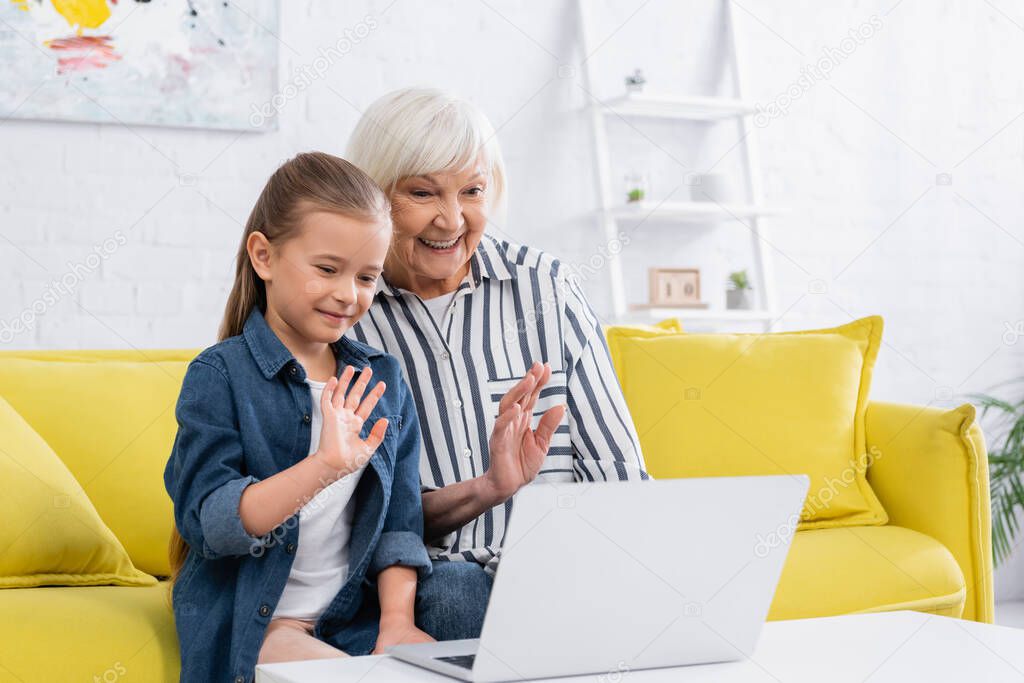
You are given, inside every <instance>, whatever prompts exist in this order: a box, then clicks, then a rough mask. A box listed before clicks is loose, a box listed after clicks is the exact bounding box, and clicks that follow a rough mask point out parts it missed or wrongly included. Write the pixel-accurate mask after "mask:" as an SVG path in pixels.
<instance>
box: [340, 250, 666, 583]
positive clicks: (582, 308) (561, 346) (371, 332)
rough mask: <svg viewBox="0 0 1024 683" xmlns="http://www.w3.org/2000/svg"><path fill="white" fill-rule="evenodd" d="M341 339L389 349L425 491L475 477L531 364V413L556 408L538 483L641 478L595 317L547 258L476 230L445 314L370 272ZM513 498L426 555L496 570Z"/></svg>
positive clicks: (641, 469)
mask: <svg viewBox="0 0 1024 683" xmlns="http://www.w3.org/2000/svg"><path fill="white" fill-rule="evenodd" d="M347 334H348V335H350V336H352V337H354V338H356V339H358V340H359V341H362V342H364V343H366V344H369V345H370V346H374V347H376V348H379V349H382V350H384V351H386V352H388V353H390V354H391V355H393V356H395V357H396V358H397V359H398V360H399V362H400V363H401V365H402V369H403V370H404V372H405V378H406V380H407V381H408V383H409V386H410V387H411V389H412V393H413V396H414V397H415V401H416V408H417V411H418V413H419V420H420V429H421V431H422V434H423V451H422V453H421V457H420V481H421V484H422V487H423V490H424V491H429V490H432V489H436V488H440V487H443V486H447V485H448V484H453V483H456V482H459V481H463V480H466V479H470V478H472V477H477V476H479V475H481V474H483V473H484V472H485V471H486V470H487V468H488V465H489V457H488V440H489V438H490V435H491V431H492V430H493V428H494V421H495V418H496V417H497V414H498V402H499V401H500V400H501V398H502V397H503V396H504V395H505V393H506V392H508V391H509V390H510V389H511V388H512V387H513V386H514V385H515V384H516V382H518V381H519V380H520V379H522V377H523V376H524V375H525V374H526V372H527V370H529V368H530V366H531V365H532V364H533V362H534V361H540V362H542V363H543V362H545V361H546V362H549V363H550V364H551V380H550V381H549V382H548V384H547V385H546V386H545V387H544V389H543V390H542V391H541V393H540V397H539V399H538V401H537V405H536V408H535V412H534V416H535V417H534V426H536V419H537V416H539V415H541V414H543V413H544V412H545V411H546V410H548V409H549V408H552V407H554V406H556V405H559V404H565V405H566V406H567V408H568V410H567V411H566V413H565V416H564V417H563V418H562V423H561V424H560V425H559V426H558V428H557V429H556V431H555V434H554V436H553V437H552V440H551V444H550V448H549V449H548V455H547V458H546V460H545V461H544V463H543V465H542V466H541V469H540V472H539V473H538V475H537V479H536V481H537V482H573V481H606V480H620V481H626V480H638V479H647V478H648V475H647V472H646V471H645V466H644V460H643V456H642V454H641V452H640V444H639V440H638V438H637V434H636V430H635V428H634V426H633V421H632V418H631V417H630V415H629V411H628V409H627V408H626V403H625V400H624V399H623V396H622V389H621V387H620V386H619V382H618V379H617V377H616V375H615V371H614V369H613V367H612V364H611V359H610V357H609V355H608V347H607V344H606V342H605V339H604V333H603V330H602V328H601V324H600V322H599V320H598V318H597V316H596V314H595V313H594V310H593V309H592V308H591V306H590V304H589V303H588V302H587V300H586V298H585V297H584V295H583V292H582V291H581V290H580V288H579V285H578V283H576V282H575V280H574V279H573V278H572V277H570V275H569V273H568V271H567V269H566V267H565V266H564V265H563V264H561V263H560V262H559V261H558V260H557V259H555V258H554V257H552V256H550V255H548V254H545V253H543V252H541V251H538V250H536V249H531V248H528V247H525V246H519V245H514V244H510V243H508V242H503V241H502V242H499V241H497V240H495V239H494V238H492V237H490V236H489V235H486V234H485V235H484V236H483V238H482V239H481V240H480V244H479V246H478V247H477V249H476V251H475V252H474V254H473V256H472V258H471V261H470V272H469V273H468V274H467V275H466V277H465V279H464V280H463V281H462V283H461V284H460V285H459V287H458V289H456V291H455V295H454V298H453V299H452V302H451V304H450V306H449V307H448V308H447V309H446V310H445V312H444V314H443V315H440V316H438V319H435V317H434V316H431V315H430V313H429V311H428V309H427V307H426V305H424V303H423V300H422V299H420V297H419V296H417V295H416V294H413V293H412V292H409V291H406V290H402V289H399V288H397V287H392V286H390V285H388V284H387V282H386V281H385V280H384V278H380V279H379V280H378V286H377V292H376V294H375V297H374V301H373V304H372V305H371V306H370V309H369V311H368V312H367V313H366V315H364V316H363V317H362V318H361V319H360V320H359V322H358V323H357V324H356V325H354V326H353V327H352V328H351V329H350V330H349V331H348V332H347ZM513 500H514V498H513V499H510V500H508V501H506V502H505V503H503V504H501V505H497V506H495V507H494V508H491V509H490V510H487V511H486V512H485V513H484V514H483V515H481V516H480V517H478V518H477V519H475V520H473V521H471V522H469V523H468V524H466V525H465V526H464V527H462V528H461V529H458V530H456V531H454V532H452V533H451V534H449V535H448V536H446V537H445V538H444V539H441V540H440V541H437V543H439V545H438V546H437V547H432V548H430V555H431V557H433V558H435V559H448V560H462V561H474V562H477V563H479V564H481V565H483V566H484V567H485V568H486V569H488V570H489V571H493V570H494V569H495V568H496V566H497V562H498V558H499V551H500V548H501V546H502V543H503V541H504V537H505V525H506V523H507V520H508V518H509V514H510V513H511V511H512V506H513Z"/></svg>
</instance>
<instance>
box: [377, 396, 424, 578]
mask: <svg viewBox="0 0 1024 683" xmlns="http://www.w3.org/2000/svg"><path fill="white" fill-rule="evenodd" d="M399 386H400V391H401V392H402V401H401V406H402V408H401V410H402V422H401V425H400V426H399V434H398V439H397V440H396V445H395V448H396V454H395V473H394V480H393V482H392V485H391V500H390V503H389V505H388V511H387V514H386V516H385V518H384V530H383V532H382V533H381V536H380V540H379V541H378V543H377V547H376V548H375V549H374V551H373V556H372V558H371V560H370V566H369V567H368V569H367V576H368V578H371V579H372V578H374V577H376V575H377V574H379V573H380V572H381V571H383V570H384V569H387V568H388V567H391V566H394V565H402V566H404V567H414V568H415V569H416V571H417V574H418V575H419V578H423V577H425V576H427V575H429V574H430V572H431V569H432V565H431V562H430V557H428V555H427V549H426V547H425V546H424V544H423V504H422V502H421V500H420V425H419V419H418V418H417V416H416V405H415V403H414V402H413V398H412V395H411V394H410V393H409V388H408V386H407V385H406V383H405V381H404V380H403V381H401V382H400V384H399ZM393 428H394V425H389V426H388V429H393Z"/></svg>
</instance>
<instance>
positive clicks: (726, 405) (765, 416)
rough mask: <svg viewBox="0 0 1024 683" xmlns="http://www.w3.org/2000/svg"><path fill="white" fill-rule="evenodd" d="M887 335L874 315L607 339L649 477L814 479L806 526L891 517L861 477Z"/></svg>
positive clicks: (624, 333) (618, 333)
mask: <svg viewBox="0 0 1024 683" xmlns="http://www.w3.org/2000/svg"><path fill="white" fill-rule="evenodd" d="M881 338H882V319H881V317H879V316H872V317H869V318H863V319H861V320H857V321H854V322H852V323H848V324H846V325H841V326H839V327H836V328H831V329H822V330H807V331H800V332H785V333H779V334H678V333H677V334H670V333H650V332H645V333H643V334H637V333H636V332H635V331H633V330H630V329H628V328H612V329H610V330H609V331H608V342H609V348H610V350H611V352H612V357H613V361H614V363H615V366H616V370H617V372H618V375H619V381H620V383H621V384H622V388H623V393H624V394H625V397H626V402H627V404H628V405H629V410H630V413H631V414H632V417H633V421H634V423H635V425H636V428H637V432H638V434H639V435H640V442H641V446H642V448H643V453H644V458H645V460H646V461H647V467H648V469H649V471H650V472H651V474H652V475H653V476H654V477H655V478H674V477H704V476H736V475H755V474H787V473H788V474H807V475H808V476H809V477H810V479H811V486H810V490H809V493H808V496H807V499H806V500H805V503H804V507H803V510H802V512H801V524H800V528H805V529H806V528H825V527H832V526H852V525H863V524H884V523H885V522H886V521H887V517H886V514H885V510H884V509H883V508H882V505H881V503H880V502H879V501H878V498H877V497H875V494H874V492H873V491H872V490H871V487H870V486H869V485H868V482H867V478H866V476H865V470H866V467H867V465H868V464H870V459H869V458H868V457H867V453H866V445H865V429H864V415H865V411H866V408H867V400H868V390H869V387H870V385H871V372H872V369H873V367H874V363H875V358H876V356H877V354H878V347H879V345H880V344H881ZM794 485H796V482H794Z"/></svg>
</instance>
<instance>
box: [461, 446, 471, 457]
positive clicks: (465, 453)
mask: <svg viewBox="0 0 1024 683" xmlns="http://www.w3.org/2000/svg"><path fill="white" fill-rule="evenodd" d="M462 457H464V458H472V457H473V451H471V450H470V449H468V448H467V449H466V450H464V451H462Z"/></svg>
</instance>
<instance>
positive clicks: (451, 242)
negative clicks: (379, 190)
mask: <svg viewBox="0 0 1024 683" xmlns="http://www.w3.org/2000/svg"><path fill="white" fill-rule="evenodd" d="M487 183H488V177H487V174H486V171H485V170H484V167H483V166H482V165H475V164H474V165H470V166H469V168H467V169H466V170H463V171H439V172H436V173H429V174H426V175H422V176H413V177H409V178H403V179H401V180H399V181H398V182H397V183H396V184H395V188H394V190H392V192H391V207H392V210H391V215H392V219H393V221H394V228H395V230H394V241H393V243H392V245H391V251H390V252H389V254H388V258H387V262H386V264H385V268H384V269H385V277H386V278H387V280H388V282H389V283H391V284H392V285H395V286H398V287H401V288H402V289H407V290H409V291H411V292H415V293H416V294H418V295H420V296H421V297H423V298H432V297H435V296H440V295H442V294H446V293H448V292H452V291H454V290H455V289H457V288H458V286H459V283H460V282H462V279H463V278H464V277H465V276H466V273H467V272H469V263H470V259H471V258H472V256H473V252H475V251H476V247H477V245H478V244H480V239H481V237H483V234H484V228H485V227H486V226H487V216H488V198H487Z"/></svg>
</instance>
